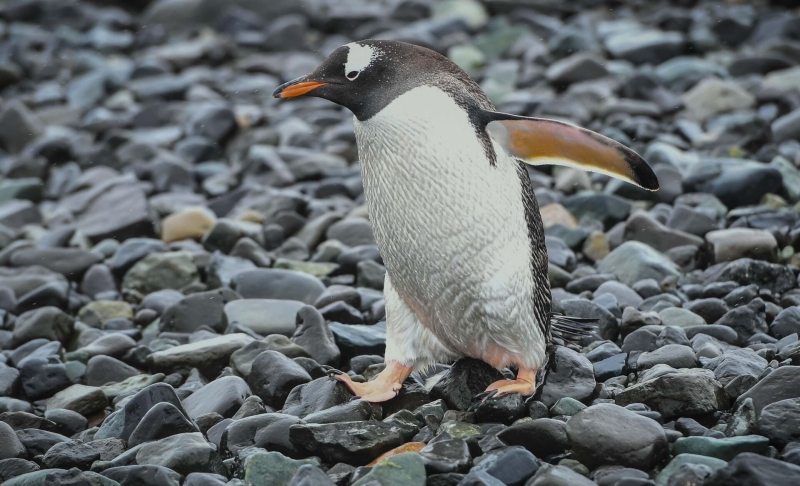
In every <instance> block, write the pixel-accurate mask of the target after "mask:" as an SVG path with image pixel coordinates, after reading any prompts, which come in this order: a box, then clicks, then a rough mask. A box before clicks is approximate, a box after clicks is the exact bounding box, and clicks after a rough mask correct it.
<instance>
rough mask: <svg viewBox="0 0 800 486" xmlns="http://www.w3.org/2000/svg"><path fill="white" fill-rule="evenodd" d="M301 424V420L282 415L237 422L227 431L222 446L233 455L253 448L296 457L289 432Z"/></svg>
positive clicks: (229, 426)
mask: <svg viewBox="0 0 800 486" xmlns="http://www.w3.org/2000/svg"><path fill="white" fill-rule="evenodd" d="M299 422H300V419H299V418H297V417H294V416H292V415H286V414H281V413H264V414H261V415H254V416H252V417H247V418H243V419H241V420H236V421H235V422H233V423H231V424H229V425H228V426H227V428H226V429H225V432H224V434H223V436H222V440H221V445H222V447H223V448H226V449H227V450H228V451H229V452H230V453H231V454H233V455H237V454H239V452H240V451H242V450H243V449H246V448H248V447H252V446H256V447H263V448H266V449H268V450H276V451H278V452H281V453H283V454H290V455H295V454H296V453H297V451H296V450H295V448H294V447H293V446H292V444H291V442H289V436H288V430H289V427H290V426H292V425H294V424H296V423H299Z"/></svg>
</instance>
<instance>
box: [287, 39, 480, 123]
mask: <svg viewBox="0 0 800 486" xmlns="http://www.w3.org/2000/svg"><path fill="white" fill-rule="evenodd" d="M422 85H434V86H438V87H440V88H442V89H444V90H445V91H447V92H452V93H454V94H456V93H457V94H459V95H460V96H469V97H471V98H473V99H474V100H475V101H477V102H478V104H479V105H484V106H482V107H484V108H490V107H491V104H490V103H489V101H488V100H487V99H486V96H485V95H484V94H483V92H482V91H481V89H480V88H479V87H478V85H477V84H476V83H475V82H474V81H472V79H470V78H469V76H468V75H467V74H466V73H465V72H464V71H462V70H461V69H460V68H459V67H458V66H456V65H455V64H454V63H453V62H452V61H450V60H449V59H447V58H446V57H444V56H442V55H440V54H438V53H436V52H434V51H432V50H430V49H426V48H424V47H420V46H416V45H413V44H407V43H405V42H398V41H381V40H365V41H359V42H352V43H350V44H346V45H344V46H342V47H339V48H338V49H336V50H335V51H333V53H331V55H330V56H328V58H327V59H325V61H323V62H322V64H320V65H319V67H317V69H315V70H314V71H312V72H311V73H309V74H307V75H305V76H302V77H300V78H297V79H295V80H292V81H289V82H288V83H285V84H283V85H281V86H279V87H278V89H276V90H275V92H274V93H273V94H272V96H273V97H275V98H294V97H297V96H315V97H317V98H324V99H326V100H330V101H333V102H334V103H336V104H339V105H342V106H344V107H345V108H347V109H349V110H350V111H352V112H353V114H354V115H355V116H356V117H357V118H358V119H359V120H362V121H363V120H367V119H369V118H371V117H372V116H373V115H375V114H376V113H378V112H379V111H380V110H381V109H383V107H385V106H386V105H388V104H389V103H391V102H392V100H394V99H395V98H397V97H398V96H400V95H402V94H403V93H405V92H407V91H409V90H411V89H413V88H416V87H417V86H422Z"/></svg>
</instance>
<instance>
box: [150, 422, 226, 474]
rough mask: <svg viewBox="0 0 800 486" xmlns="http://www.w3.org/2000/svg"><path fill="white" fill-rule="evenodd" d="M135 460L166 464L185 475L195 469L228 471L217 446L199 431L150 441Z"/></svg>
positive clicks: (218, 472)
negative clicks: (210, 442)
mask: <svg viewBox="0 0 800 486" xmlns="http://www.w3.org/2000/svg"><path fill="white" fill-rule="evenodd" d="M136 462H137V463H139V464H140V465H145V464H152V465H156V466H164V467H166V468H169V469H172V470H173V471H175V472H177V473H179V474H184V475H186V474H189V473H193V472H209V473H215V474H223V473H225V472H227V471H226V468H225V465H224V464H223V463H222V460H221V459H220V457H219V455H218V454H217V450H216V447H215V446H213V445H211V444H209V443H208V442H206V440H205V439H204V438H203V435H202V434H200V433H199V432H194V433H188V434H177V435H173V436H170V437H167V438H166V439H161V440H159V441H156V442H148V443H147V444H144V445H142V446H141V448H140V449H139V450H138V452H137V453H136Z"/></svg>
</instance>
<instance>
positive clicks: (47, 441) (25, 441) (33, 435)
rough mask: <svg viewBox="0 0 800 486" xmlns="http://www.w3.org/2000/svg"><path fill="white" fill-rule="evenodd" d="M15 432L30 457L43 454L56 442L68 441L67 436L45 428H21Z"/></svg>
mask: <svg viewBox="0 0 800 486" xmlns="http://www.w3.org/2000/svg"><path fill="white" fill-rule="evenodd" d="M16 434H17V438H18V439H19V442H21V443H22V445H23V446H25V449H27V451H28V455H29V456H31V457H35V456H38V455H44V454H46V453H47V451H49V450H50V448H52V447H53V446H55V445H56V444H60V443H62V442H69V439H68V438H67V437H64V436H63V435H61V434H56V433H55V432H49V431H47V430H38V429H23V430H18V431H17V432H16Z"/></svg>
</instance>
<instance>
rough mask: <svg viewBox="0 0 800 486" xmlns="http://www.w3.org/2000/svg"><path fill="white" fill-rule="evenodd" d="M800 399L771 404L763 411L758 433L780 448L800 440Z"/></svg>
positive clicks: (759, 419) (759, 420)
mask: <svg viewBox="0 0 800 486" xmlns="http://www.w3.org/2000/svg"><path fill="white" fill-rule="evenodd" d="M799 412H800V398H790V399H787V400H781V401H778V402H774V403H770V404H769V405H767V406H765V407H764V408H763V409H762V410H761V415H760V416H759V418H758V431H759V433H760V434H761V435H763V436H765V437H767V438H769V439H770V441H771V442H772V443H773V444H775V446H776V447H778V448H783V447H784V446H786V444H788V443H790V442H796V441H798V440H800V413H799Z"/></svg>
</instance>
